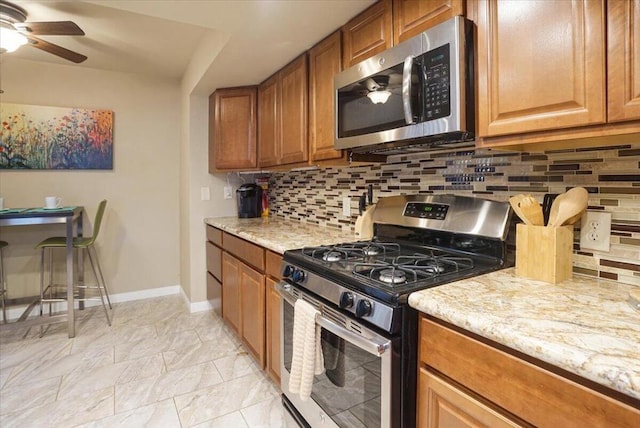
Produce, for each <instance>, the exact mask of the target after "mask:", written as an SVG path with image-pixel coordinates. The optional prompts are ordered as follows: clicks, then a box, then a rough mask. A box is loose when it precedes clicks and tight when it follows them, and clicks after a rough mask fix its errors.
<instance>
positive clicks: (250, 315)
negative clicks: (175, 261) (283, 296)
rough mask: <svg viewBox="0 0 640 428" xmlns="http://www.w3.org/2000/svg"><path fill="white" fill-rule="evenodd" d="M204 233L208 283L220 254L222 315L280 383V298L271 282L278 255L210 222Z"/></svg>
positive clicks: (212, 279) (275, 274) (213, 280)
mask: <svg viewBox="0 0 640 428" xmlns="http://www.w3.org/2000/svg"><path fill="white" fill-rule="evenodd" d="M207 238H208V242H207V260H208V271H209V272H208V274H207V286H208V287H212V286H214V285H216V284H218V281H217V279H216V277H215V276H214V275H213V274H212V271H216V268H215V267H214V265H215V263H213V262H214V261H215V260H217V259H218V257H220V259H221V265H222V267H221V271H222V274H221V277H220V278H221V282H222V318H223V319H224V321H225V322H226V323H227V324H228V325H229V327H231V329H232V330H233V331H235V332H236V334H238V336H240V338H241V339H242V342H243V343H244V345H245V346H246V348H247V350H248V351H249V353H250V354H251V355H252V356H253V357H254V358H255V360H256V361H257V362H258V363H259V364H260V366H261V367H262V368H263V369H266V371H267V373H269V375H270V376H271V378H272V379H273V381H274V382H275V383H276V384H278V385H279V384H280V305H281V301H280V295H279V294H278V292H277V291H276V289H275V284H276V282H277V281H278V280H279V279H280V265H281V264H282V255H280V254H277V253H274V252H273V251H269V250H267V249H265V248H264V247H261V246H259V245H256V244H253V243H252V242H249V241H246V240H244V239H241V238H238V237H237V236H234V235H231V234H229V233H226V232H224V233H223V232H222V231H221V230H219V229H216V228H214V227H211V226H207ZM212 243H214V244H216V245H219V248H218V247H217V246H216V245H212ZM218 249H219V250H220V252H221V255H218V252H217V251H218Z"/></svg>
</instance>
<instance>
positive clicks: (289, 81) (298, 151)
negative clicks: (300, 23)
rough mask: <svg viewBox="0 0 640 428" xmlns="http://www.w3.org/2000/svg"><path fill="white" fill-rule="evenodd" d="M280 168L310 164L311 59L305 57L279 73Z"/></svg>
mask: <svg viewBox="0 0 640 428" xmlns="http://www.w3.org/2000/svg"><path fill="white" fill-rule="evenodd" d="M278 74H279V83H280V112H279V113H280V119H279V123H280V164H281V165H286V164H290V163H297V162H306V161H307V160H308V159H309V148H308V142H307V129H308V128H307V97H308V95H307V91H308V88H307V55H306V54H303V55H302V56H300V57H299V58H297V59H296V60H294V61H293V62H292V63H291V64H289V65H287V66H286V67H285V68H283V69H282V70H281V71H280V72H279V73H278Z"/></svg>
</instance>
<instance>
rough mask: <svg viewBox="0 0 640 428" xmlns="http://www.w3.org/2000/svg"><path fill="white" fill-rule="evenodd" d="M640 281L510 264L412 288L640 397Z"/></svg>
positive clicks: (433, 305) (486, 332) (466, 318)
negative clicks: (638, 293) (548, 277)
mask: <svg viewBox="0 0 640 428" xmlns="http://www.w3.org/2000/svg"><path fill="white" fill-rule="evenodd" d="M632 287H633V286H631V285H625V284H621V283H617V282H614V281H606V280H598V279H595V278H591V277H586V276H578V275H574V277H573V278H572V279H571V280H567V281H564V282H562V283H561V284H558V285H553V284H548V283H546V282H541V281H533V280H528V279H524V278H518V277H516V276H515V269H514V268H509V269H504V270H501V271H497V272H493V273H489V274H486V275H482V276H479V277H476V278H470V279H465V280H461V281H456V282H453V283H450V284H445V285H441V286H439V287H435V288H431V289H428V290H422V291H418V292H415V293H412V294H411V295H410V296H409V304H410V305H411V306H412V307H414V308H416V309H418V310H420V311H422V312H424V313H427V314H429V315H432V316H434V317H436V318H439V319H441V320H444V321H446V322H449V323H451V324H453V325H456V326H458V327H461V328H463V329H465V330H467V331H470V332H473V333H476V334H478V335H480V336H483V337H485V338H487V339H490V340H493V341H495V342H498V343H500V344H503V345H505V346H507V347H509V348H512V349H515V350H518V351H520V352H523V353H524V354H527V355H529V356H532V357H534V358H537V359H539V360H542V361H545V362H547V363H550V364H552V365H554V366H556V367H560V368H562V369H565V370H567V371H569V372H572V373H575V374H577V375H579V376H581V377H583V378H586V379H590V380H592V381H594V382H597V383H599V384H601V385H604V386H607V387H609V388H612V389H614V390H617V391H620V392H622V393H624V394H626V395H629V396H631V397H634V398H637V399H640V311H637V310H634V309H633V308H631V306H630V305H629V304H628V303H627V298H628V294H629V290H630V289H632Z"/></svg>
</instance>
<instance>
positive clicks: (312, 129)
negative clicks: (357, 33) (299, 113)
mask: <svg viewBox="0 0 640 428" xmlns="http://www.w3.org/2000/svg"><path fill="white" fill-rule="evenodd" d="M340 43H341V37H340V31H336V32H335V33H333V34H332V35H330V36H329V37H327V38H326V39H324V40H323V41H321V42H320V43H318V44H317V45H316V46H314V47H313V48H311V50H310V51H309V151H310V154H309V157H310V158H311V160H312V161H320V160H327V159H339V158H341V157H342V150H336V149H334V148H333V143H334V140H335V104H334V89H333V75H334V74H336V73H338V72H340V70H341V69H342V61H341V45H340Z"/></svg>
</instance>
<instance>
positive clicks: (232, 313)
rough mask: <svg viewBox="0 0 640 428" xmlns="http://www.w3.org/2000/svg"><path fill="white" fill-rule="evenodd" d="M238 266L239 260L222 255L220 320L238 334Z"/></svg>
mask: <svg viewBox="0 0 640 428" xmlns="http://www.w3.org/2000/svg"><path fill="white" fill-rule="evenodd" d="M240 265H241V262H240V260H238V259H236V258H235V257H233V256H232V255H230V254H229V253H227V252H223V253H222V318H223V319H224V320H225V321H227V323H228V324H229V326H230V327H231V328H232V329H233V330H235V332H236V333H238V334H240V332H241V331H242V324H241V322H242V318H241V307H240Z"/></svg>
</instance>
